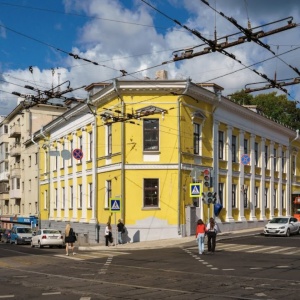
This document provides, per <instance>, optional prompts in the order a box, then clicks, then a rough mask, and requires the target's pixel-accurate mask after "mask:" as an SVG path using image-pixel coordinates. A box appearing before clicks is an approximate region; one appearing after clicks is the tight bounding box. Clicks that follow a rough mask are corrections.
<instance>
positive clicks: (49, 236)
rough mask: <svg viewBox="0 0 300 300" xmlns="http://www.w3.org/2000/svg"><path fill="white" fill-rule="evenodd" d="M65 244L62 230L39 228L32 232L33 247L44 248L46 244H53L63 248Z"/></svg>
mask: <svg viewBox="0 0 300 300" xmlns="http://www.w3.org/2000/svg"><path fill="white" fill-rule="evenodd" d="M63 245H64V238H63V236H62V234H61V232H60V231H58V230H56V229H51V228H48V229H39V230H38V231H37V232H33V233H32V239H31V247H35V246H37V247H39V248H42V247H44V246H49V247H50V248H52V247H53V246H56V247H59V248H62V247H63Z"/></svg>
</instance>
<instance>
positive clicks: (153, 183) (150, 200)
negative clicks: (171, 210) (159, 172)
mask: <svg viewBox="0 0 300 300" xmlns="http://www.w3.org/2000/svg"><path fill="white" fill-rule="evenodd" d="M144 207H158V179H144Z"/></svg>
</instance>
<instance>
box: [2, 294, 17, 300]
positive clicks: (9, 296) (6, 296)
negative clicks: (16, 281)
mask: <svg viewBox="0 0 300 300" xmlns="http://www.w3.org/2000/svg"><path fill="white" fill-rule="evenodd" d="M6 298H15V295H2V296H0V299H6Z"/></svg>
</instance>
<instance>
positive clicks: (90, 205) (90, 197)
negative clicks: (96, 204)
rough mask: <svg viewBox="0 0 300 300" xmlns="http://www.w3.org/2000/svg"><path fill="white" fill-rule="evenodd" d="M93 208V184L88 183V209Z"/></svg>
mask: <svg viewBox="0 0 300 300" xmlns="http://www.w3.org/2000/svg"><path fill="white" fill-rule="evenodd" d="M92 207H93V184H92V183H89V208H92Z"/></svg>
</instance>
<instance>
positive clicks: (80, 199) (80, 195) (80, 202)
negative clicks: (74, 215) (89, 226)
mask: <svg viewBox="0 0 300 300" xmlns="http://www.w3.org/2000/svg"><path fill="white" fill-rule="evenodd" d="M78 192H79V206H78V207H80V208H82V184H79V185H78Z"/></svg>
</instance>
